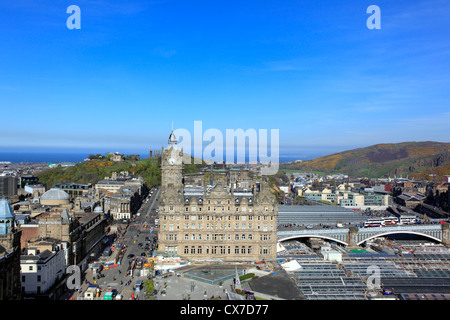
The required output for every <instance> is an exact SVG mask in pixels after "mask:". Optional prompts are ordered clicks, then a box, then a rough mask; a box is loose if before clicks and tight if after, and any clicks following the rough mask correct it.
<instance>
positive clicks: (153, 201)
mask: <svg viewBox="0 0 450 320" xmlns="http://www.w3.org/2000/svg"><path fill="white" fill-rule="evenodd" d="M159 195H160V190H159V188H158V189H156V188H155V189H154V191H153V194H152V195H151V194H149V196H148V197H147V198H146V200H144V201H143V204H142V206H141V208H140V209H139V215H136V216H135V217H134V218H132V219H131V221H130V222H129V223H128V226H126V228H125V229H124V231H123V234H121V235H120V234H118V235H117V238H116V239H115V245H116V246H117V247H115V249H114V250H121V249H122V248H125V249H124V253H123V255H122V257H121V259H120V260H119V261H117V264H116V265H115V266H113V267H109V268H103V269H102V270H101V271H100V272H94V271H93V270H92V269H91V268H89V269H87V270H86V271H85V273H84V275H83V280H82V285H81V289H80V290H79V292H75V293H74V294H73V295H72V298H73V299H74V300H76V299H84V297H83V294H84V292H85V291H86V289H87V288H88V286H89V284H96V285H98V287H99V288H100V289H101V290H102V292H101V295H100V297H98V298H97V299H102V300H103V297H104V293H105V292H106V291H107V290H108V289H112V290H116V293H117V294H120V295H121V297H122V300H129V299H132V298H139V294H138V293H136V291H135V285H136V282H137V281H138V280H139V279H141V280H145V279H147V276H140V271H141V270H140V269H134V270H133V272H131V270H130V266H131V265H132V263H133V261H135V260H136V259H141V258H143V259H146V258H147V255H150V254H151V253H152V251H153V249H154V247H155V246H156V237H157V232H156V230H155V218H156V216H157V212H156V210H157V208H158V199H159ZM119 246H120V248H119ZM114 250H113V253H112V255H113V254H114ZM144 255H145V256H144ZM105 258H106V257H105Z"/></svg>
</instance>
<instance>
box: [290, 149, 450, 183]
mask: <svg viewBox="0 0 450 320" xmlns="http://www.w3.org/2000/svg"><path fill="white" fill-rule="evenodd" d="M449 149H450V143H441V142H432V141H425V142H402V143H394V144H377V145H373V146H369V147H365V148H358V149H353V150H348V151H344V152H339V153H334V154H330V155H327V156H323V157H320V158H317V159H314V160H310V161H304V162H301V163H286V164H283V166H282V168H285V169H295V170H301V171H322V172H325V173H345V174H348V175H350V176H368V177H374V178H380V177H388V176H391V177H393V176H394V175H397V176H399V175H403V176H406V175H409V176H410V177H416V178H420V179H429V174H430V173H431V170H433V171H434V172H435V174H436V179H437V180H440V179H442V176H443V175H445V174H450V153H449ZM431 179H432V178H431Z"/></svg>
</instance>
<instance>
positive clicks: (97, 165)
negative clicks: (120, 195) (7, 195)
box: [37, 158, 202, 188]
mask: <svg viewBox="0 0 450 320" xmlns="http://www.w3.org/2000/svg"><path fill="white" fill-rule="evenodd" d="M191 162H192V164H183V173H194V172H198V170H199V169H200V168H201V166H202V165H201V164H194V161H191ZM121 171H128V172H129V173H130V174H133V175H136V176H141V177H142V178H143V179H144V181H145V182H146V184H147V186H148V187H153V186H157V185H160V184H161V161H160V159H156V158H154V159H142V160H139V161H123V162H113V161H109V160H107V159H105V160H100V159H93V160H91V161H86V162H80V163H77V164H76V165H74V166H72V167H64V168H63V167H61V166H58V167H56V168H52V169H48V170H46V171H43V172H41V173H39V174H37V176H38V177H39V181H40V182H42V183H45V184H46V186H47V188H51V187H53V186H54V185H55V183H57V182H75V183H92V184H95V183H97V182H98V181H100V180H102V179H104V178H105V177H111V176H112V173H113V172H117V173H119V172H121Z"/></svg>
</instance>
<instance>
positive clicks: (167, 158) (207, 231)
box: [158, 132, 278, 261]
mask: <svg viewBox="0 0 450 320" xmlns="http://www.w3.org/2000/svg"><path fill="white" fill-rule="evenodd" d="M182 158H183V150H182V149H180V148H179V147H178V146H177V139H176V137H175V135H174V134H173V132H172V134H171V135H170V137H169V145H168V147H167V149H164V148H163V149H162V154H161V172H162V184H161V199H160V203H159V226H160V230H159V235H158V238H159V239H158V240H159V248H158V251H159V252H160V253H164V254H166V255H175V256H180V257H184V258H188V259H191V260H223V261H238V260H241V261H262V260H266V261H269V260H275V258H276V243H277V216H278V205H277V202H276V199H275V196H274V195H273V194H272V193H271V192H270V190H269V187H268V186H267V184H266V183H265V182H262V181H261V182H259V181H255V180H252V179H250V178H249V177H250V174H249V172H248V170H245V171H244V170H243V169H242V168H240V169H232V168H225V167H224V166H223V167H222V168H221V170H212V167H211V170H206V171H205V172H203V173H199V174H197V175H195V174H194V175H185V176H183V174H182Z"/></svg>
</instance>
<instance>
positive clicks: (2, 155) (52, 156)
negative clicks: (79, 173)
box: [0, 152, 308, 163]
mask: <svg viewBox="0 0 450 320" xmlns="http://www.w3.org/2000/svg"><path fill="white" fill-rule="evenodd" d="M88 156H89V153H63V152H42V153H39V152H0V161H9V162H12V163H21V162H29V163H62V162H83V160H84V159H86V158H87V157H88ZM140 156H141V159H145V158H148V154H141V155H140ZM298 159H302V160H308V159H305V158H302V157H299V156H297V157H296V156H290V155H289V156H283V155H281V156H280V162H287V161H294V160H298Z"/></svg>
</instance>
